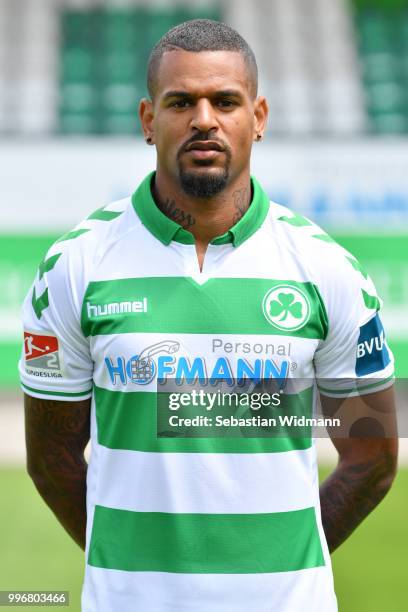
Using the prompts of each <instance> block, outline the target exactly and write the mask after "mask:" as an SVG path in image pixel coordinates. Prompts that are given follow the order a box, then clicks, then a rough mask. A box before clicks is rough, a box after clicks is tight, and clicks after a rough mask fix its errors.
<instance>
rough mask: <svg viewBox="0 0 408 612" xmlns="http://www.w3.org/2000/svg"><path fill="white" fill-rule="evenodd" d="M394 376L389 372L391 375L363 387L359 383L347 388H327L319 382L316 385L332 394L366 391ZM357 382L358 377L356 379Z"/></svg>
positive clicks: (320, 389)
mask: <svg viewBox="0 0 408 612" xmlns="http://www.w3.org/2000/svg"><path fill="white" fill-rule="evenodd" d="M394 377H395V375H394V374H391V376H388V377H387V378H384V379H383V380H380V381H377V382H375V383H372V384H370V385H364V387H363V386H362V385H360V384H356V386H355V387H351V388H348V389H334V390H333V389H327V388H326V387H321V386H320V385H319V384H318V385H317V387H318V389H319V391H326V392H327V393H333V395H334V394H336V395H337V394H339V395H340V394H343V393H352V392H353V391H359V392H360V391H366V390H367V389H373V388H375V387H379V386H381V385H385V383H387V382H388V381H390V380H391V379H393V378H394ZM356 382H357V383H358V382H359V381H358V379H357V381H356Z"/></svg>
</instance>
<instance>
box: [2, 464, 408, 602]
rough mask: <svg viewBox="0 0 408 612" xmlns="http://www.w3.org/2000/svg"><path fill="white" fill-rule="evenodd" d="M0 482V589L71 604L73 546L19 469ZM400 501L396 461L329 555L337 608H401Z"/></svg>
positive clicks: (407, 488)
mask: <svg viewBox="0 0 408 612" xmlns="http://www.w3.org/2000/svg"><path fill="white" fill-rule="evenodd" d="M326 474H327V469H326V470H322V476H323V477H324V476H325V475H326ZM0 490H1V491H2V501H1V505H0V542H1V555H0V590H12V589H16V590H67V591H69V592H70V600H71V605H70V608H69V609H71V610H74V611H75V612H76V611H79V610H80V592H81V585H82V576H83V570H84V559H83V554H82V552H81V550H80V549H79V548H78V547H77V546H76V544H74V543H73V542H72V541H71V540H70V538H69V537H68V536H67V535H66V534H65V532H64V531H63V529H62V528H61V527H60V526H59V524H58V522H57V521H56V519H55V518H54V516H53V515H52V513H51V512H50V510H48V508H47V507H46V506H45V504H44V502H43V501H42V500H41V498H40V497H39V495H38V494H37V492H36V491H35V489H34V486H33V485H32V484H31V481H30V479H29V478H28V476H26V474H25V472H24V470H22V469H21V468H19V469H17V468H16V469H14V468H13V469H12V468H3V469H0ZM407 507H408V469H401V470H400V472H399V474H398V476H397V479H396V481H395V484H394V486H393V488H392V490H391V492H390V493H389V494H388V496H387V497H386V499H385V500H384V501H383V502H382V503H381V505H380V506H379V507H378V508H377V510H376V511H375V512H374V513H373V514H372V515H371V516H370V517H369V518H368V519H367V520H366V521H365V522H364V523H363V524H362V525H361V526H360V527H359V529H358V530H357V531H356V532H355V533H354V534H353V535H352V537H351V538H350V539H349V540H348V541H347V542H346V543H345V544H344V545H343V546H342V547H341V548H340V549H339V550H338V551H337V552H336V553H335V554H334V555H333V567H334V572H335V584H336V591H337V595H338V599H339V610H340V612H362V611H363V610H364V611H365V610H369V611H370V612H383V610H385V609H386V610H387V612H401V610H403V609H405V605H406V597H407V591H406V583H407V574H406V550H407V520H406V512H407ZM11 609H12V608H10V607H4V610H11ZM24 610H27V611H30V610H33V612H34V610H38V608H37V607H36V608H34V607H31V606H27V607H25V608H24ZM208 612H211V610H209V611H208ZM294 612H295V611H294ZM296 612H298V611H296ZM299 612H301V611H299ZM316 612H317V611H316Z"/></svg>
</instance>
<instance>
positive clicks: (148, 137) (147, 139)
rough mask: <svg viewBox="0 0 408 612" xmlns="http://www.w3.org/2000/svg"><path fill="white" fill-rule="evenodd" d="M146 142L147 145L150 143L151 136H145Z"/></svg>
mask: <svg viewBox="0 0 408 612" xmlns="http://www.w3.org/2000/svg"><path fill="white" fill-rule="evenodd" d="M146 142H147V144H148V145H150V144H152V138H151V136H147V137H146Z"/></svg>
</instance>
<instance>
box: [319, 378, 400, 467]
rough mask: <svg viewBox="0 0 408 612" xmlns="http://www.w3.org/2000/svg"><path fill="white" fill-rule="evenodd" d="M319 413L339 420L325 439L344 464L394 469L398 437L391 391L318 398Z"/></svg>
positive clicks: (393, 398)
mask: <svg viewBox="0 0 408 612" xmlns="http://www.w3.org/2000/svg"><path fill="white" fill-rule="evenodd" d="M320 400H321V405H322V412H323V414H324V416H327V417H330V418H332V417H337V418H339V419H340V427H339V428H335V427H333V428H328V433H329V436H330V438H331V440H332V442H333V444H334V446H335V448H336V450H337V452H338V454H339V461H340V462H344V463H350V464H351V463H352V464H358V463H361V464H363V463H370V462H376V461H380V462H384V463H386V464H388V465H390V466H392V465H393V466H394V468H395V465H396V461H397V455H398V433H397V419H396V406H395V393H394V387H393V386H392V387H389V388H387V389H384V390H382V391H378V392H376V393H368V394H364V395H358V396H355V397H347V398H334V397H328V396H325V395H323V394H320Z"/></svg>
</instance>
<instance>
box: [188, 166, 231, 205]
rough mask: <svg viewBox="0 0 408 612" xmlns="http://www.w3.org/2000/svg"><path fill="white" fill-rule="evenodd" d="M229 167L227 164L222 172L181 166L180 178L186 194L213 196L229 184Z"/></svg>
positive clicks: (196, 196)
mask: <svg viewBox="0 0 408 612" xmlns="http://www.w3.org/2000/svg"><path fill="white" fill-rule="evenodd" d="M228 179H229V168H228V167H227V166H226V167H225V168H222V169H221V172H217V173H214V172H194V170H183V169H182V168H179V180H180V185H181V188H182V190H183V191H184V193H185V194H187V195H189V196H192V197H194V198H212V197H214V196H215V195H217V194H218V193H220V192H221V191H223V189H225V187H226V186H227V184H228Z"/></svg>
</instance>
